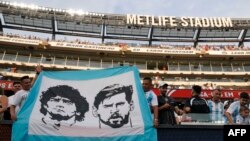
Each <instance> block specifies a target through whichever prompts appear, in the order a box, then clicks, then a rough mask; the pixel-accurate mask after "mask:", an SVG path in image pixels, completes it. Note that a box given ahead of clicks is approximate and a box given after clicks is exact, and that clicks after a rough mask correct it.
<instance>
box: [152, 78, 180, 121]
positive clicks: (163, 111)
mask: <svg viewBox="0 0 250 141" xmlns="http://www.w3.org/2000/svg"><path fill="white" fill-rule="evenodd" d="M167 88H168V84H166V83H163V84H161V85H159V89H160V92H161V93H160V95H159V96H158V97H157V99H158V110H159V124H171V125H175V124H177V122H178V117H177V115H176V114H175V112H174V106H175V102H174V101H173V99H172V98H171V97H169V96H167V95H166V92H167Z"/></svg>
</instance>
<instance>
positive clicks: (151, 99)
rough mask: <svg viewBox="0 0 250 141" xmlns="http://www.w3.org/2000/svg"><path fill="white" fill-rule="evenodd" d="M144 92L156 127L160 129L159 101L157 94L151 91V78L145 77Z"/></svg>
mask: <svg viewBox="0 0 250 141" xmlns="http://www.w3.org/2000/svg"><path fill="white" fill-rule="evenodd" d="M142 86H143V90H144V92H145V95H146V99H147V101H148V105H149V107H150V110H151V112H152V113H153V118H154V123H153V124H154V127H158V124H159V123H158V100H157V96H156V94H155V93H154V92H153V91H152V90H151V88H152V79H151V78H150V77H145V78H144V79H143V82H142Z"/></svg>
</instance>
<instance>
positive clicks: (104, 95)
mask: <svg viewBox="0 0 250 141" xmlns="http://www.w3.org/2000/svg"><path fill="white" fill-rule="evenodd" d="M132 95H133V87H132V85H129V86H123V85H120V84H113V85H109V86H106V87H105V88H103V89H102V90H101V91H100V92H99V93H98V94H97V95H96V97H95V100H94V106H93V116H94V117H98V118H99V128H102V126H103V125H107V126H109V127H111V128H121V127H123V126H125V125H126V124H128V123H129V126H130V127H132V126H133V125H132V121H131V117H130V111H132V110H133V109H134V103H133V100H132Z"/></svg>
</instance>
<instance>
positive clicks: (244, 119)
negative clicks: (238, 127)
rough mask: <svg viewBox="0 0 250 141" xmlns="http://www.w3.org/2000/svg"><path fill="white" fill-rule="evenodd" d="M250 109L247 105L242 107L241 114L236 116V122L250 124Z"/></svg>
mask: <svg viewBox="0 0 250 141" xmlns="http://www.w3.org/2000/svg"><path fill="white" fill-rule="evenodd" d="M249 112H250V109H249V108H248V107H246V106H241V107H240V114H239V115H238V116H237V117H236V124H242V125H250V115H249Z"/></svg>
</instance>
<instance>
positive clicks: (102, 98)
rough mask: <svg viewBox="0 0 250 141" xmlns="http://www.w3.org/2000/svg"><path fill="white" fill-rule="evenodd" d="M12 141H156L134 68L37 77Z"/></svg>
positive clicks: (45, 73) (73, 72)
mask: <svg viewBox="0 0 250 141" xmlns="http://www.w3.org/2000/svg"><path fill="white" fill-rule="evenodd" d="M12 140H13V141H21V140H23V141H36V140H46V141H54V140H60V141H66V140H67V141H68V140H74V141H78V140H79V141H80V140H84V141H96V140H102V141H111V140H114V141H117V140H126V141H135V140H138V141H157V133H156V129H155V128H154V127H153V120H152V117H151V112H150V110H149V106H148V104H147V101H146V98H145V94H144V92H143V89H142V86H141V82H140V78H139V71H138V70H137V69H136V68H135V67H117V68H111V69H104V70H87V71H61V72H42V73H41V74H40V75H39V77H38V79H37V80H36V83H35V84H34V86H33V88H32V90H31V92H30V93H29V95H28V97H27V100H26V102H25V104H24V105H23V107H22V108H21V111H20V112H19V113H18V116H17V121H16V122H14V125H13V133H12Z"/></svg>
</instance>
